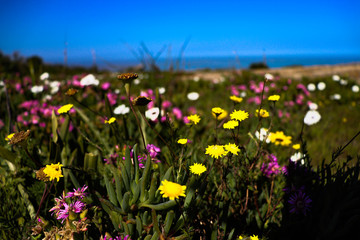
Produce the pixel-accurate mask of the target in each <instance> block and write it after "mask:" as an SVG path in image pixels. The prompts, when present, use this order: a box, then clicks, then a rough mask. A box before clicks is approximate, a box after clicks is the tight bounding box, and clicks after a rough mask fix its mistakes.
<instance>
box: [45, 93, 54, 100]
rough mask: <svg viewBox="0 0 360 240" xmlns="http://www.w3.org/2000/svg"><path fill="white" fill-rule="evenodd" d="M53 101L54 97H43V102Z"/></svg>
mask: <svg viewBox="0 0 360 240" xmlns="http://www.w3.org/2000/svg"><path fill="white" fill-rule="evenodd" d="M51 99H52V97H51V96H50V95H49V94H47V95H45V96H44V97H43V101H50V100H51Z"/></svg>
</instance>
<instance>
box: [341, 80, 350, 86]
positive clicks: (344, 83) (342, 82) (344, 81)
mask: <svg viewBox="0 0 360 240" xmlns="http://www.w3.org/2000/svg"><path fill="white" fill-rule="evenodd" d="M340 84H341V85H344V86H345V85H347V84H348V81H347V80H345V79H340Z"/></svg>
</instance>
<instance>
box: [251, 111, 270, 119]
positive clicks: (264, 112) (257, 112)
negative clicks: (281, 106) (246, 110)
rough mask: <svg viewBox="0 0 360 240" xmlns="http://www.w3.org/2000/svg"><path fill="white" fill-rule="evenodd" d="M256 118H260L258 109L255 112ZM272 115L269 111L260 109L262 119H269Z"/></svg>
mask: <svg viewBox="0 0 360 240" xmlns="http://www.w3.org/2000/svg"><path fill="white" fill-rule="evenodd" d="M255 116H256V117H258V116H259V109H256V111H255ZM269 116H270V114H269V112H268V111H266V110H265V109H260V117H262V118H267V117H269Z"/></svg>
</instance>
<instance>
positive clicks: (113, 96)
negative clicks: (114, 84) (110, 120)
mask: <svg viewBox="0 0 360 240" xmlns="http://www.w3.org/2000/svg"><path fill="white" fill-rule="evenodd" d="M106 96H107V98H108V99H109V103H110V105H111V106H113V105H115V104H116V99H117V94H116V93H111V92H109V93H107V94H106Z"/></svg>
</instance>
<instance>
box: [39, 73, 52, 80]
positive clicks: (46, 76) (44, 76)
mask: <svg viewBox="0 0 360 240" xmlns="http://www.w3.org/2000/svg"><path fill="white" fill-rule="evenodd" d="M49 77H50V75H49V73H47V72H44V73H43V74H41V75H40V80H41V81H44V80H46V79H48V78H49Z"/></svg>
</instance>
